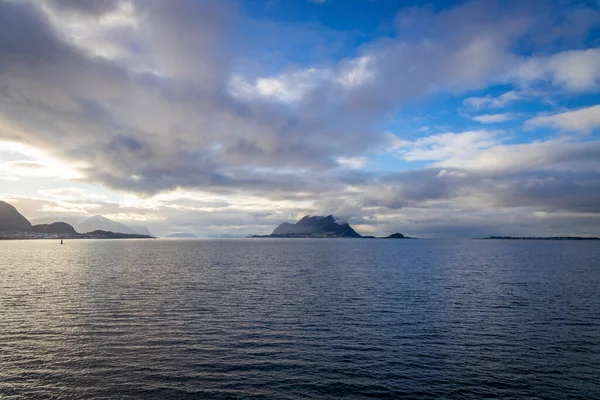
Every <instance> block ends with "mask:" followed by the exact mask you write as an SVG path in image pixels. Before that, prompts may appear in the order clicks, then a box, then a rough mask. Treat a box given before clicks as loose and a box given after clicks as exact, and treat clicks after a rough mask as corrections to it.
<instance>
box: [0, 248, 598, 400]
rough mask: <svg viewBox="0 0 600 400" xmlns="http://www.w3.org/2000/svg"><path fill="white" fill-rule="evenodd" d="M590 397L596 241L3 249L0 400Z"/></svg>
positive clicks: (594, 368)
mask: <svg viewBox="0 0 600 400" xmlns="http://www.w3.org/2000/svg"><path fill="white" fill-rule="evenodd" d="M197 398H198V399H202V398H206V399H229V398H231V399H237V398H258V399H260V398H263V399H303V398H308V399H313V398H314V399H334V398H335V399H339V398H344V399H363V398H393V399H483V398H502V399H600V242H598V241H595V242H593V241H536V240H530V241H519V240H510V241H509V240H441V239H440V240H433V239H431V240H426V239H417V240H367V239H362V240H361V239H227V240H71V241H65V244H64V245H60V243H59V242H58V241H55V240H39V241H36V240H29V241H1V242H0V399H2V400H6V399H197Z"/></svg>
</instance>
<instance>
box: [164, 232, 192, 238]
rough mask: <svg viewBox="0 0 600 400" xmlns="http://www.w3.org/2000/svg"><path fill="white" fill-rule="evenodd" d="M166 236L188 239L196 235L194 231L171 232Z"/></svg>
mask: <svg viewBox="0 0 600 400" xmlns="http://www.w3.org/2000/svg"><path fill="white" fill-rule="evenodd" d="M167 237H168V238H180V239H190V238H197V237H198V236H197V235H196V234H195V233H188V232H177V233H171V234H169V235H167Z"/></svg>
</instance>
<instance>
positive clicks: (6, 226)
mask: <svg viewBox="0 0 600 400" xmlns="http://www.w3.org/2000/svg"><path fill="white" fill-rule="evenodd" d="M30 227H31V223H30V222H29V221H28V220H27V218H25V217H24V216H22V215H21V214H20V213H19V212H18V211H17V209H16V208H14V207H13V206H12V205H10V204H8V203H6V202H4V201H0V231H25V230H27V229H29V228H30Z"/></svg>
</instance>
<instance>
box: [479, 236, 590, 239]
mask: <svg viewBox="0 0 600 400" xmlns="http://www.w3.org/2000/svg"><path fill="white" fill-rule="evenodd" d="M482 239H498V240H600V238H597V237H584V236H489V237H485V238H482Z"/></svg>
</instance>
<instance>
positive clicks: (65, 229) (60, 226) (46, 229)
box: [28, 222, 77, 235]
mask: <svg viewBox="0 0 600 400" xmlns="http://www.w3.org/2000/svg"><path fill="white" fill-rule="evenodd" d="M28 231H29V232H37V233H58V234H68V235H76V234H77V232H76V231H75V228H73V227H72V226H71V225H69V224H67V223H66V222H53V223H51V224H40V225H33V226H32V227H31V228H29V229H28Z"/></svg>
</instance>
